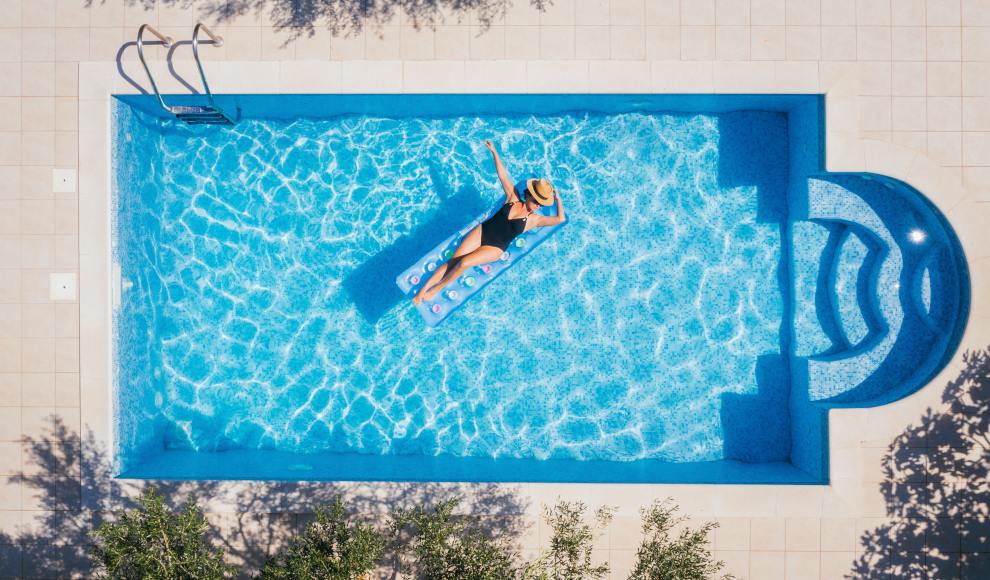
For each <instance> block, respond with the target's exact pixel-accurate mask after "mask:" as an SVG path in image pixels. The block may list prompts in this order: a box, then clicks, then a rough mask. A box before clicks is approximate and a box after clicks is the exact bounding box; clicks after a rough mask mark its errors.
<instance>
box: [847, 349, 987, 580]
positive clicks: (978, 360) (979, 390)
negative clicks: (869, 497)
mask: <svg viewBox="0 0 990 580" xmlns="http://www.w3.org/2000/svg"><path fill="white" fill-rule="evenodd" d="M963 360H964V361H965V365H966V368H965V370H963V371H962V372H960V373H959V375H958V377H956V378H955V379H954V380H952V381H951V382H949V384H948V386H947V388H946V390H945V392H944V394H943V396H942V402H943V403H945V404H947V405H950V408H951V410H950V411H949V412H947V413H944V414H937V413H934V412H933V411H932V410H931V409H929V410H928V412H927V414H926V416H925V420H924V422H925V426H924V427H921V428H918V429H913V430H910V431H907V432H905V433H903V434H902V435H900V436H898V437H896V438H894V441H893V442H892V443H891V444H890V445H889V446H888V449H887V453H886V454H885V455H884V458H883V461H884V463H883V466H884V468H883V475H884V481H885V483H882V484H880V485H881V491H882V493H883V496H884V500H885V502H886V511H887V517H888V518H891V521H890V523H887V524H885V525H881V526H879V527H877V528H876V529H874V530H872V531H868V532H866V533H864V534H863V535H862V536H861V537H860V538H859V543H860V546H859V548H858V550H860V551H861V552H862V553H861V554H860V555H859V557H858V558H857V560H856V562H855V564H854V567H853V570H852V571H851V572H850V574H849V575H847V578H849V579H851V580H873V579H875V578H884V579H885V580H887V579H890V580H923V579H942V578H954V579H962V580H976V579H978V578H979V579H984V578H990V484H988V477H990V451H988V450H990V347H988V348H987V349H983V350H978V351H970V352H967V353H965V355H964V357H963Z"/></svg>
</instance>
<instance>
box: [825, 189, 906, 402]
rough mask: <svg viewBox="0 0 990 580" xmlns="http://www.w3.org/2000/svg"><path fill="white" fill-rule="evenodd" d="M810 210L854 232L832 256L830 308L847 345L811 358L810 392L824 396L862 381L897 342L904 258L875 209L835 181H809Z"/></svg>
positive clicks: (902, 317)
mask: <svg viewBox="0 0 990 580" xmlns="http://www.w3.org/2000/svg"><path fill="white" fill-rule="evenodd" d="M807 213H808V215H807V217H808V219H809V220H815V221H816V222H818V223H825V222H831V223H837V224H841V225H843V226H844V232H849V233H844V234H843V239H842V240H841V241H840V243H839V249H837V251H836V252H835V254H834V256H833V259H832V262H833V263H834V264H830V268H831V272H830V275H829V285H828V286H829V291H830V300H829V302H831V304H832V307H831V310H832V312H833V313H834V314H833V316H834V317H835V319H836V320H838V321H839V326H840V329H841V331H842V334H841V335H842V337H843V338H842V340H843V342H844V343H845V344H844V346H846V348H844V349H842V350H840V351H838V352H833V353H828V354H825V355H823V356H813V357H811V358H809V360H808V361H807V363H808V389H809V395H810V398H811V400H813V401H822V400H827V399H831V398H833V397H836V396H838V395H841V394H842V393H844V392H847V391H849V390H851V389H854V388H856V387H857V386H859V385H860V384H862V383H863V382H864V381H865V380H866V379H868V378H869V377H870V376H871V375H872V374H873V373H874V372H875V371H876V370H877V369H878V368H879V367H880V364H881V363H882V362H883V361H884V359H885V358H886V356H887V354H888V353H890V351H891V349H892V348H893V346H894V342H895V341H896V340H897V336H898V334H899V332H900V329H901V324H902V322H903V320H904V310H903V308H902V306H901V303H900V296H899V288H900V282H899V280H900V276H901V270H902V269H903V258H902V256H901V251H900V248H899V247H898V246H897V243H896V242H895V241H894V238H893V236H891V234H890V232H889V231H888V229H887V227H886V226H885V225H884V222H883V220H881V219H880V217H879V216H878V215H877V214H876V212H874V211H873V209H872V208H871V207H870V206H869V205H868V204H867V203H866V202H865V201H863V199H862V198H860V197H859V196H857V195H856V194H854V193H852V192H851V191H849V190H847V189H845V188H844V187H842V186H840V185H838V184H836V183H833V182H830V181H824V180H817V179H810V180H809V181H808V209H807ZM852 235H855V238H853V237H851V236H852ZM864 240H868V242H864ZM870 244H872V245H873V246H874V247H875V250H874V255H875V256H876V258H875V259H874V260H870V259H868V258H869V254H870V248H869V245H870ZM860 245H862V247H860ZM864 248H865V251H864ZM862 268H869V271H868V274H866V275H861V273H860V269H862ZM854 280H855V282H854ZM864 282H865V287H864V286H863V284H864ZM864 303H865V304H868V305H870V306H871V309H873V310H875V311H876V313H875V316H876V321H875V322H873V323H872V326H874V327H875V328H876V331H875V332H870V331H869V328H870V326H871V322H872V321H871V319H870V317H869V314H868V313H864V312H863V304H864ZM819 317H821V310H819Z"/></svg>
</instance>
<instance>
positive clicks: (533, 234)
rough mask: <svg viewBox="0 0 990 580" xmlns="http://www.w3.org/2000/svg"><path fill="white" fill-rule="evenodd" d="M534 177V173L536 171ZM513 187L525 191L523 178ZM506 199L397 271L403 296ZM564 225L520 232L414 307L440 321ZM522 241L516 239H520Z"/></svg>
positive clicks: (551, 211)
mask: <svg viewBox="0 0 990 580" xmlns="http://www.w3.org/2000/svg"><path fill="white" fill-rule="evenodd" d="M533 177H536V176H535V175H534V176H533ZM516 189H517V190H519V191H525V189H526V180H525V179H524V180H522V181H520V182H519V183H517V184H516ZM504 203H505V202H504V201H502V200H500V201H499V204H498V205H496V206H495V207H493V208H491V209H490V210H489V211H487V212H485V214H484V215H482V216H479V217H478V218H477V219H475V220H474V221H472V222H471V223H469V224H468V225H466V226H464V227H463V228H461V230H460V231H458V232H457V233H455V234H454V235H452V236H450V237H449V238H447V239H446V240H444V241H443V242H441V243H440V245H438V246H437V247H435V248H433V249H432V250H430V252H429V253H428V254H426V255H425V256H423V257H422V258H420V259H419V260H417V261H416V263H415V264H413V265H412V266H410V267H409V268H407V269H406V270H405V271H404V272H402V273H401V274H399V275H398V277H396V279H395V283H396V284H397V285H398V286H399V289H400V290H402V293H403V294H405V296H406V298H408V299H410V300H412V297H413V296H415V295H416V293H417V292H419V289H420V287H421V286H422V285H423V284H425V283H426V281H427V280H429V279H430V274H431V273H432V272H433V271H435V270H436V269H437V266H438V265H439V264H443V263H444V262H446V261H447V256H448V255H449V256H453V253H454V251H455V250H456V249H457V247H458V246H459V245H460V243H461V240H463V239H464V236H466V235H467V234H468V233H469V232H470V231H471V230H473V229H474V228H475V227H476V226H477V225H478V224H480V223H482V222H484V221H485V220H487V219H488V218H490V217H491V216H493V215H494V214H495V212H497V211H498V210H499V209H500V208H501V207H502V205H503V204H504ZM556 211H557V206H556V205H550V206H547V207H542V208H540V209H538V210H536V213H539V214H542V215H556ZM565 225H567V222H566V221H565V222H564V223H562V224H558V225H555V226H550V227H542V228H533V229H531V230H530V231H528V232H526V233H524V234H521V235H520V236H519V237H518V238H516V240H515V242H513V243H512V244H511V245H510V246H509V249H508V250H507V251H506V252H505V253H504V254H502V257H501V258H500V259H499V260H498V261H495V262H492V263H491V264H485V265H484V266H482V267H480V268H470V269H469V270H468V272H467V273H465V274H463V275H461V277H460V278H458V279H457V280H456V281H454V282H451V283H450V284H448V285H447V286H446V288H444V292H441V293H439V294H437V295H436V296H434V297H433V301H432V302H427V301H426V300H424V301H423V302H421V303H420V304H419V305H418V306H416V310H418V311H419V313H420V314H421V315H422V316H423V319H424V320H426V324H428V325H429V326H431V327H435V326H437V325H439V324H440V323H441V322H443V321H444V320H447V318H448V317H449V316H450V315H451V314H453V313H454V311H455V310H457V309H458V308H460V306H461V305H462V304H464V303H465V302H467V301H468V300H470V299H471V297H472V296H474V295H476V294H478V293H479V292H481V290H482V289H483V288H484V287H485V286H487V285H488V284H490V283H491V281H492V280H494V279H495V278H498V277H499V275H500V274H502V272H505V271H506V270H508V269H509V268H511V267H512V266H513V265H515V264H516V263H517V262H518V261H519V260H521V259H522V258H523V257H524V256H526V255H527V254H529V253H530V252H532V251H533V250H535V249H536V248H537V247H538V246H539V245H540V244H542V243H543V242H544V241H546V240H547V239H549V238H550V236H552V235H554V234H555V233H556V232H557V230H559V229H560V228H562V227H564V226H565ZM520 241H521V242H522V243H519V242H520ZM455 288H456V290H455V291H452V292H447V290H453V289H455Z"/></svg>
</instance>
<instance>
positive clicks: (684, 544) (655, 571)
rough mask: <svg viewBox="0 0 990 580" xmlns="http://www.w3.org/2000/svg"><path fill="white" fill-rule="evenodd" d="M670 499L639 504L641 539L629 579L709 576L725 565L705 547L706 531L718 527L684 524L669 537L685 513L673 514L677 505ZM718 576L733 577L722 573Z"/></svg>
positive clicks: (729, 579) (694, 579)
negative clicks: (693, 526)
mask: <svg viewBox="0 0 990 580" xmlns="http://www.w3.org/2000/svg"><path fill="white" fill-rule="evenodd" d="M672 501H673V500H672V499H671V498H667V499H666V500H664V501H662V502H661V501H654V502H653V504H652V505H651V506H650V507H649V508H640V510H639V513H640V515H641V516H642V518H643V536H644V538H643V542H642V543H641V544H640V546H639V550H637V553H636V567H635V568H634V569H633V571H632V574H631V575H630V576H629V580H709V579H711V578H713V577H714V576H715V574H716V573H718V571H719V570H721V569H722V567H723V566H724V565H725V564H724V562H721V561H719V562H714V561H713V560H712V554H711V552H710V551H709V550H708V533H709V532H711V531H712V530H713V529H715V528H717V527H718V524H717V523H713V522H707V523H704V524H702V525H701V527H700V528H697V529H694V530H692V529H691V528H688V527H687V526H685V527H683V528H682V529H681V532H680V535H678V536H677V537H676V538H674V539H671V537H670V531H671V530H672V529H673V528H674V526H676V525H677V524H680V523H681V522H684V521H687V519H688V518H687V516H683V517H679V518H675V517H674V512H676V511H677V509H678V506H673V507H670V504H671V502H672ZM719 578H720V580H732V578H733V577H732V576H731V575H729V574H725V575H723V576H721V577H719Z"/></svg>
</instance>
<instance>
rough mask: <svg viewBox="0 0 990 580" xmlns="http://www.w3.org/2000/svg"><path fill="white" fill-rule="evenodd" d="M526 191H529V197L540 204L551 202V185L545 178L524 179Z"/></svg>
mask: <svg viewBox="0 0 990 580" xmlns="http://www.w3.org/2000/svg"><path fill="white" fill-rule="evenodd" d="M526 191H528V192H529V194H530V195H529V197H530V198H531V199H532V200H533V201H535V202H536V203H538V204H540V205H550V204H551V203H553V185H552V184H551V183H550V182H549V181H547V180H546V179H530V180H528V181H526Z"/></svg>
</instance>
